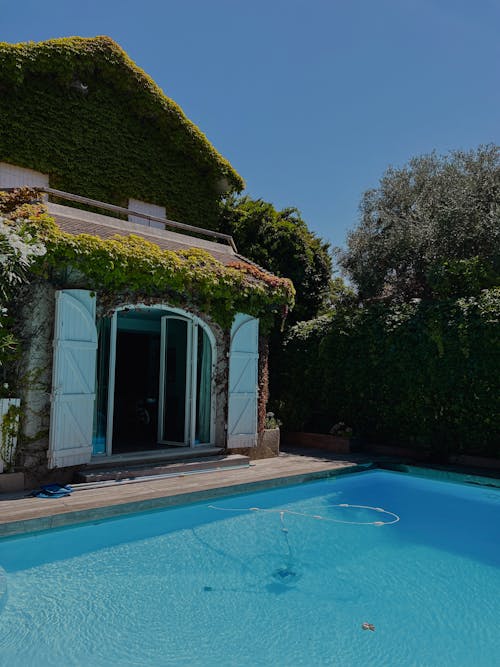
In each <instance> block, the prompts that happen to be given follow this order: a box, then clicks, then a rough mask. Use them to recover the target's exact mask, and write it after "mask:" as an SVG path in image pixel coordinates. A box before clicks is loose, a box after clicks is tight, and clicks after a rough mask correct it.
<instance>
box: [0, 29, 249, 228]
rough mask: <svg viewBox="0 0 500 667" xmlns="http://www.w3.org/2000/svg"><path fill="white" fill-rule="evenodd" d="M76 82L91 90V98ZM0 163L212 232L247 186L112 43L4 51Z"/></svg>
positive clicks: (82, 41)
mask: <svg viewBox="0 0 500 667" xmlns="http://www.w3.org/2000/svg"><path fill="white" fill-rule="evenodd" d="M79 83H83V84H84V85H85V86H87V88H86V90H85V92H82V90H81V89H80V90H79V89H78V86H79ZM0 118H1V122H0V161H4V162H9V163H11V164H16V165H19V166H22V167H27V168H31V169H35V170H37V171H41V172H43V173H48V174H49V175H50V185H51V187H54V188H57V189H60V190H65V191H67V192H73V193H76V194H80V195H84V196H87V197H90V198H93V199H97V200H100V201H105V202H110V203H114V204H118V205H121V206H127V204H128V198H129V197H131V198H135V199H140V200H143V201H147V202H151V203H154V204H158V205H161V206H165V207H166V210H167V217H169V218H171V219H174V220H179V221H181V222H187V223H191V224H195V225H199V226H202V227H207V228H216V227H217V225H218V215H219V213H218V206H219V201H220V199H221V196H222V195H223V194H224V192H227V191H240V190H242V189H243V187H244V183H243V180H242V179H241V177H240V176H239V175H238V174H237V173H236V172H235V171H234V169H233V168H232V167H231V165H230V164H229V162H227V160H225V159H224V158H223V157H222V156H221V155H219V154H218V153H217V151H216V150H215V149H214V147H213V146H212V145H211V144H210V142H209V141H208V140H207V139H206V137H205V136H204V135H203V134H202V133H201V132H200V130H199V129H198V128H197V127H196V126H195V125H194V124H193V123H191V121H189V120H188V119H187V118H186V116H185V115H184V113H183V112H182V110H181V109H180V107H179V106H178V105H177V104H176V103H175V102H173V101H172V100H170V99H169V98H168V97H166V96H165V95H164V94H163V92H162V91H161V90H160V88H159V87H158V86H157V85H156V84H155V83H154V81H153V80H152V79H151V78H150V77H148V76H147V75H146V74H145V73H144V72H143V71H142V70H140V69H139V68H138V67H137V66H136V65H135V64H134V63H133V62H132V61H131V60H130V59H129V58H128V56H127V55H126V54H125V53H124V51H123V50H122V49H121V48H120V47H119V46H118V45H117V44H115V43H114V42H113V40H111V39H110V38H109V37H96V38H91V39H86V38H80V37H71V38H68V39H54V40H49V41H46V42H40V43H33V42H29V43H22V44H6V43H0Z"/></svg>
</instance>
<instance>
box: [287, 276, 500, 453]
mask: <svg viewBox="0 0 500 667" xmlns="http://www.w3.org/2000/svg"><path fill="white" fill-rule="evenodd" d="M499 322H500V289H499V288H492V289H490V290H483V291H482V292H481V293H480V294H479V295H477V296H468V297H463V298H460V299H456V300H452V299H449V300H443V301H438V302H436V301H435V302H418V301H415V302H413V303H410V304H404V305H385V304H377V305H370V306H365V307H360V306H357V305H348V306H344V307H340V308H338V309H337V311H336V312H335V313H334V314H333V315H331V316H325V317H322V318H319V319H317V320H313V321H311V322H306V323H299V324H298V325H297V326H296V327H294V329H292V331H291V333H290V334H289V336H288V340H287V343H286V348H285V351H284V356H283V359H282V360H281V364H280V365H281V368H282V375H281V387H280V393H281V406H280V407H281V415H280V416H281V417H282V418H283V420H284V422H285V427H286V428H289V429H292V430H296V429H299V430H300V429H306V430H307V429H310V428H314V427H315V426H316V427H318V426H319V430H321V425H323V426H324V430H327V429H328V427H329V426H331V425H333V424H334V423H336V422H339V421H343V422H345V423H346V424H348V425H349V426H352V427H353V429H354V433H355V435H357V436H360V437H361V438H362V439H364V440H367V441H371V442H379V443H386V444H407V445H408V444H411V445H414V446H415V445H416V446H429V447H431V448H432V450H433V452H434V454H435V455H436V456H440V455H443V456H444V455H446V454H449V453H451V452H454V453H457V452H470V453H480V454H483V455H489V456H500V333H499V331H500V327H499Z"/></svg>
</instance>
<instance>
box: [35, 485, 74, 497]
mask: <svg viewBox="0 0 500 667" xmlns="http://www.w3.org/2000/svg"><path fill="white" fill-rule="evenodd" d="M72 491H73V487H71V486H70V485H69V484H66V486H63V485H62V484H46V485H45V486H42V488H41V489H40V490H39V491H33V493H32V494H31V495H32V496H35V498H64V497H65V496H69V495H71V493H72Z"/></svg>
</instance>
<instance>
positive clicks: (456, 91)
mask: <svg viewBox="0 0 500 667" xmlns="http://www.w3.org/2000/svg"><path fill="white" fill-rule="evenodd" d="M102 34H106V35H109V36H111V37H112V38H113V39H114V40H116V41H117V42H118V43H119V44H120V45H121V46H122V47H123V48H124V49H125V50H126V51H127V52H128V53H129V55H130V56H131V58H132V59H133V60H134V61H135V62H136V63H137V64H138V65H139V66H140V67H142V68H143V69H144V70H145V71H146V72H147V73H148V74H150V75H151V76H152V77H153V78H154V79H155V80H156V81H157V83H158V84H159V85H160V86H161V87H162V88H163V90H164V91H165V93H166V94H167V95H168V96H169V97H171V98H173V99H174V100H175V101H176V102H177V103H178V104H179V105H180V106H181V107H182V108H183V109H184V111H185V113H186V115H187V116H188V117H189V118H190V119H191V120H192V121H194V122H195V123H196V124H197V125H198V126H199V127H200V129H201V130H202V131H203V132H204V133H205V134H206V135H207V137H208V138H209V140H210V141H211V142H212V143H213V144H214V145H215V147H216V148H217V149H218V150H219V151H220V152H221V153H222V154H223V155H224V156H225V157H227V158H228V159H229V161H230V162H231V163H232V164H233V166H234V167H235V168H236V170H237V171H238V172H239V173H240V174H241V175H242V176H243V177H244V178H245V180H246V183H247V191H248V193H249V194H250V195H252V196H253V197H262V198H263V199H266V200H269V201H272V202H273V203H274V204H275V205H276V206H277V207H279V208H281V207H286V206H296V207H297V208H299V209H300V210H301V211H302V214H303V216H304V218H305V219H306V220H307V222H308V223H309V225H310V227H311V228H312V229H313V230H314V231H315V232H317V233H318V234H320V235H321V236H323V237H325V238H326V239H328V240H330V241H331V242H332V243H334V244H336V245H342V244H343V243H344V241H345V237H346V232H347V230H348V229H349V228H352V227H353V226H354V225H355V224H356V221H357V216H358V203H359V200H360V196H361V194H362V192H363V191H364V190H366V189H367V188H370V187H373V186H376V184H377V182H378V179H379V177H380V176H381V175H382V173H383V171H384V170H385V169H386V167H387V166H388V165H390V164H392V165H394V166H397V165H402V164H404V163H405V162H406V161H407V160H408V159H409V158H410V157H412V156H414V155H417V154H421V153H426V152H429V151H431V150H433V149H436V150H437V151H438V152H440V153H443V152H446V151H448V150H450V149H452V148H464V149H467V148H472V147H475V146H477V145H479V144H481V143H489V142H495V143H499V120H500V113H499V111H500V82H499V74H500V38H499V35H500V2H499V1H498V0H475V1H473V0H177V1H174V0H134V1H132V0H79V1H76V0H23V2H22V3H19V2H12V0H0V39H1V40H3V41H8V42H19V41H27V40H33V41H38V40H43V39H48V38H51V37H63V36H70V35H82V36H85V37H90V36H95V35H102Z"/></svg>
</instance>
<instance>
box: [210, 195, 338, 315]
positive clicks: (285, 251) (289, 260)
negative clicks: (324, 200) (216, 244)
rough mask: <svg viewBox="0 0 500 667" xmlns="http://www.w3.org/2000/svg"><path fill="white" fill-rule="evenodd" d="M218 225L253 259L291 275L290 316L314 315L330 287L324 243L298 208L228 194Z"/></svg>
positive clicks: (264, 265)
mask: <svg viewBox="0 0 500 667" xmlns="http://www.w3.org/2000/svg"><path fill="white" fill-rule="evenodd" d="M220 229H221V231H224V232H225V233H227V234H231V235H232V236H233V238H234V240H235V242H236V245H237V247H238V250H239V252H241V253H242V254H243V255H245V256H246V257H248V258H249V259H251V260H252V261H254V262H255V263H256V264H259V265H260V266H262V267H263V268H264V269H267V270H268V271H271V272H272V273H274V274H276V275H278V276H282V277H286V278H291V280H292V281H293V284H294V285H295V289H296V291H297V294H296V305H295V308H294V310H293V313H292V315H291V318H292V321H298V320H305V319H310V318H311V317H314V316H316V314H317V313H318V311H319V310H320V309H321V308H322V307H323V305H324V304H325V302H326V301H327V300H328V298H329V297H330V292H331V272H332V262H331V257H330V253H329V245H328V243H326V242H325V241H323V240H322V239H320V238H318V237H317V236H316V235H315V234H313V232H311V231H310V230H309V229H308V227H307V224H306V223H305V222H304V220H303V219H302V218H301V216H300V213H299V211H298V210H297V209H295V208H286V209H283V210H282V211H278V210H276V209H275V208H274V206H273V205H272V204H270V203H268V202H265V201H263V200H262V199H257V200H254V199H251V198H250V197H248V196H245V197H240V198H237V197H234V196H233V197H230V198H228V199H227V200H226V201H225V202H224V204H223V206H222V210H221V227H220Z"/></svg>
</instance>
